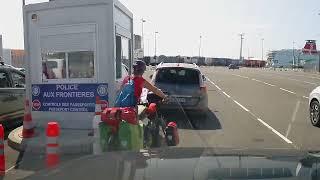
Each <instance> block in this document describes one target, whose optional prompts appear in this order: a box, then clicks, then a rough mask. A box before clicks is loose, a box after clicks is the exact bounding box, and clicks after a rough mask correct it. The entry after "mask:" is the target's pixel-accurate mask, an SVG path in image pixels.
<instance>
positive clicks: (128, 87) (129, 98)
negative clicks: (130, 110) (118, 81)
mask: <svg viewBox="0 0 320 180" xmlns="http://www.w3.org/2000/svg"><path fill="white" fill-rule="evenodd" d="M136 105H137V98H136V97H135V96H134V80H133V79H131V78H130V79H129V80H128V82H127V83H126V84H124V85H123V88H122V89H121V91H120V93H119V95H118V96H117V98H116V102H115V107H135V106H136Z"/></svg>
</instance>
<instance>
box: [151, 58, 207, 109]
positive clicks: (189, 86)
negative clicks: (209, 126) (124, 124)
mask: <svg viewBox="0 0 320 180" xmlns="http://www.w3.org/2000/svg"><path fill="white" fill-rule="evenodd" d="M205 80H206V79H205V76H204V75H202V74H201V72H200V69H199V67H198V66H197V65H196V64H187V63H161V64H159V65H158V66H157V68H156V71H155V73H154V74H153V75H152V80H151V81H152V82H153V83H154V84H155V85H156V86H157V87H159V88H160V89H161V90H162V91H163V92H165V93H168V94H169V95H170V96H171V97H174V98H170V99H169V102H168V103H167V104H166V105H164V106H162V108H163V109H179V108H180V107H183V109H184V110H189V111H195V112H198V113H199V114H201V115H205V114H206V113H205V112H206V111H207V109H208V95H207V88H206V86H205V83H204V81H205Z"/></svg>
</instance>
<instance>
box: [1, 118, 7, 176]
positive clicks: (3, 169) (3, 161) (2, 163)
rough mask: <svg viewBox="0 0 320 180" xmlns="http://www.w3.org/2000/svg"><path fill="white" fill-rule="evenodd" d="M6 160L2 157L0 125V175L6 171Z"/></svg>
mask: <svg viewBox="0 0 320 180" xmlns="http://www.w3.org/2000/svg"><path fill="white" fill-rule="evenodd" d="M5 164H6V160H5V156H4V128H3V126H2V124H0V175H4V174H5V171H6V165H5Z"/></svg>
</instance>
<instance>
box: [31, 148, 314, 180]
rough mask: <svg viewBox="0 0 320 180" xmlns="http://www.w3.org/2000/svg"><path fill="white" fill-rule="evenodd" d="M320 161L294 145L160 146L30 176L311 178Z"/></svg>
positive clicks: (82, 160)
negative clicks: (247, 147) (288, 146)
mask: <svg viewBox="0 0 320 180" xmlns="http://www.w3.org/2000/svg"><path fill="white" fill-rule="evenodd" d="M317 162H318V158H317V157H315V156H312V155H309V154H308V153H305V152H301V151H296V150H290V149H265V150H247V149H216V148H166V149H163V148H162V149H152V150H141V151H140V152H109V153H105V154H101V155H92V156H86V157H82V158H79V159H75V160H72V161H68V162H66V163H63V164H61V165H59V166H58V167H56V168H53V169H46V170H42V171H39V172H38V173H36V174H34V175H32V176H30V177H28V178H26V179H41V180H42V179H112V180H117V179H150V180H154V179H155V180H157V179H159V180H163V179H175V180H176V179H183V180H188V179H190V180H191V179H271V178H278V179H309V176H311V175H312V174H314V172H316V169H313V168H312V167H314V164H316V163H317Z"/></svg>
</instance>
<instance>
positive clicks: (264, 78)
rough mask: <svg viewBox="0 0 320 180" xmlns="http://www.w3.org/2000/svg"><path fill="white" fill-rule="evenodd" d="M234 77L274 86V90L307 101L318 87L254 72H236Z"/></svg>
mask: <svg viewBox="0 0 320 180" xmlns="http://www.w3.org/2000/svg"><path fill="white" fill-rule="evenodd" d="M233 75H241V76H239V77H242V78H249V80H252V81H256V82H259V83H262V84H264V85H268V84H270V85H269V86H271V85H274V86H273V87H274V88H277V89H280V90H281V91H286V92H289V93H291V94H294V95H297V96H300V97H304V98H305V99H307V98H308V97H309V94H310V92H311V91H312V90H313V89H315V88H316V87H317V85H315V84H310V83H304V82H303V81H298V80H292V79H291V80H290V79H288V78H284V77H283V76H276V75H270V74H264V73H260V72H254V71H249V72H248V71H242V72H235V73H233Z"/></svg>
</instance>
